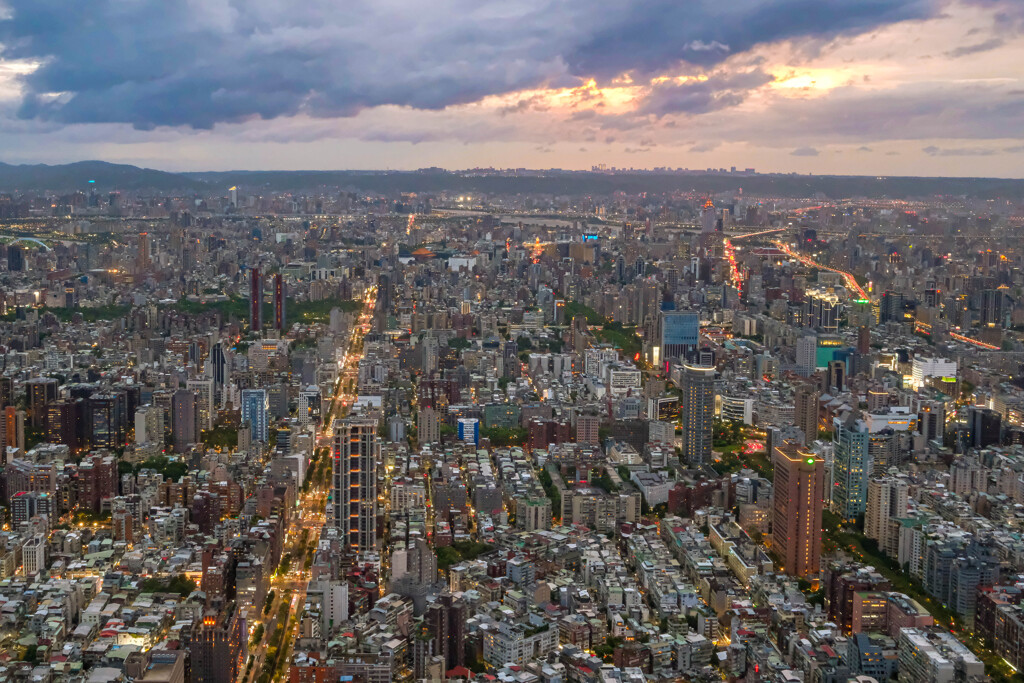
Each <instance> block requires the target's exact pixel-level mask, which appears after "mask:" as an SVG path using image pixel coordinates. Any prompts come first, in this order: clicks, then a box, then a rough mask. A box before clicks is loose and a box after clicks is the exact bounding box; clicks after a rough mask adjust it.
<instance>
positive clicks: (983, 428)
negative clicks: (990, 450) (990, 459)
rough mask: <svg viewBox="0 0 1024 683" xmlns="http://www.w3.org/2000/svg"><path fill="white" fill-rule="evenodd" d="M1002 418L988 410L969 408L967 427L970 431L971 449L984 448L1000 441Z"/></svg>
mask: <svg viewBox="0 0 1024 683" xmlns="http://www.w3.org/2000/svg"><path fill="white" fill-rule="evenodd" d="M1002 423H1003V417H1002V415H1000V414H999V413H998V412H996V411H994V410H990V409H988V408H970V409H969V410H968V411H967V426H968V428H969V429H970V432H971V437H970V445H971V448H985V447H986V446H992V445H994V444H998V443H999V442H1000V441H1001V440H1002Z"/></svg>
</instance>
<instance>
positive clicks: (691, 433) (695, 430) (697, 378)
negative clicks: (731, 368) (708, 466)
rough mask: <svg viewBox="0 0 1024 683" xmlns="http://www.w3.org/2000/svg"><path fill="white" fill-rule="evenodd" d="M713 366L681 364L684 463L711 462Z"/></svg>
mask: <svg viewBox="0 0 1024 683" xmlns="http://www.w3.org/2000/svg"><path fill="white" fill-rule="evenodd" d="M714 414H715V369H714V368H713V367H705V366H699V365H684V366H683V381H682V398H681V399H680V402H679V416H680V419H681V422H682V427H683V455H682V460H683V462H685V463H687V464H690V465H702V464H705V463H708V462H710V461H711V442H712V439H713V437H714Z"/></svg>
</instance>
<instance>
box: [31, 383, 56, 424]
mask: <svg viewBox="0 0 1024 683" xmlns="http://www.w3.org/2000/svg"><path fill="white" fill-rule="evenodd" d="M27 392H28V413H29V419H30V421H31V424H32V426H33V427H34V428H36V429H43V428H45V426H46V406H47V405H49V404H50V403H51V402H52V401H56V400H57V380H56V379H54V378H52V377H33V378H32V379H30V380H29V381H28V388H27Z"/></svg>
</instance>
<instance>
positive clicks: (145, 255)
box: [135, 232, 150, 273]
mask: <svg viewBox="0 0 1024 683" xmlns="http://www.w3.org/2000/svg"><path fill="white" fill-rule="evenodd" d="M149 260H150V255H149V233H148V232H140V233H139V244H138V251H136V252H135V270H137V271H138V272H140V273H144V272H146V271H147V270H149Z"/></svg>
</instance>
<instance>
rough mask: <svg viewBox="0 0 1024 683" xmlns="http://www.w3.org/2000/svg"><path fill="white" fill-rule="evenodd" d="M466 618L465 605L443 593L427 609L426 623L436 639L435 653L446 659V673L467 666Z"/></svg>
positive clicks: (449, 594) (450, 595)
mask: <svg viewBox="0 0 1024 683" xmlns="http://www.w3.org/2000/svg"><path fill="white" fill-rule="evenodd" d="M466 616H467V615H466V606H465V604H464V603H463V602H462V600H460V599H458V598H456V597H455V596H453V595H452V594H451V593H442V594H441V595H440V596H439V597H438V599H437V602H435V603H433V604H432V605H430V607H428V608H427V614H426V619H425V621H426V623H427V625H428V626H429V627H430V632H431V634H432V635H433V637H434V653H435V654H437V655H440V656H442V657H444V661H445V664H444V666H445V671H446V672H447V671H451V670H452V669H454V668H456V667H459V666H463V665H464V664H465V661H466V659H465V658H466V655H465V644H464V640H465V629H466Z"/></svg>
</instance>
